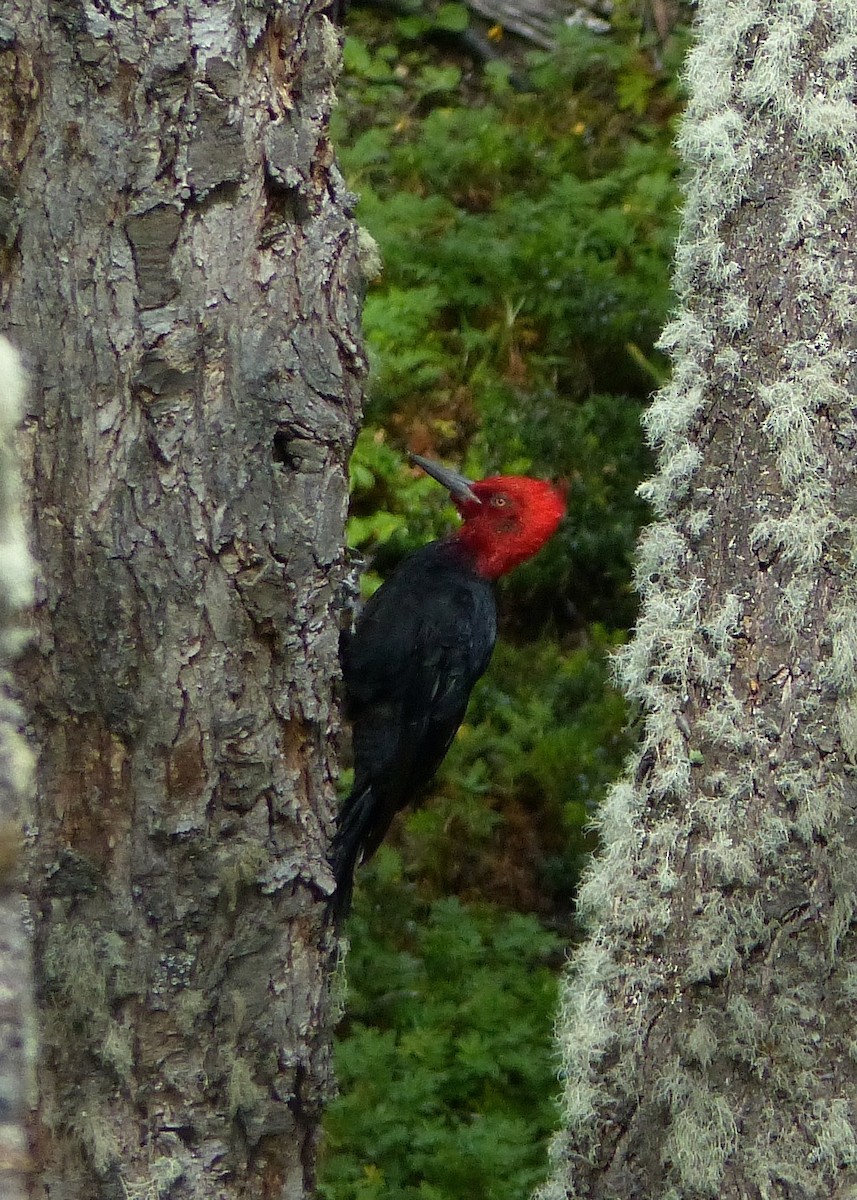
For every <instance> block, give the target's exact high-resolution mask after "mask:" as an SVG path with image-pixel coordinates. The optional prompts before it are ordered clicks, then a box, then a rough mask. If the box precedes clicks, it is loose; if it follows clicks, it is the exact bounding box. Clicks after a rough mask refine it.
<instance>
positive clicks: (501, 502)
mask: <svg viewBox="0 0 857 1200" xmlns="http://www.w3.org/2000/svg"><path fill="white" fill-rule="evenodd" d="M508 503H509V501H508V499H507V498H506V497H505V496H492V497H491V504H492V505H493V506H494V508H505V507H506V505H507V504H508Z"/></svg>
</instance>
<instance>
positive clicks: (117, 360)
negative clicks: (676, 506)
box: [0, 0, 365, 1200]
mask: <svg viewBox="0 0 857 1200" xmlns="http://www.w3.org/2000/svg"><path fill="white" fill-rule="evenodd" d="M0 56H2V57H3V60H4V62H3V64H0V66H2V67H5V66H8V67H9V70H8V71H6V70H4V69H0V79H2V81H3V82H2V84H0V123H2V124H3V125H4V126H5V128H6V129H7V130H8V131H10V132H11V135H12V136H11V137H10V139H9V141H8V142H7V143H6V144H5V148H4V150H3V152H2V156H0V237H2V239H3V240H4V244H5V249H4V251H3V253H4V255H5V258H4V259H3V261H2V263H0V265H2V267H3V277H2V285H1V286H2V293H3V302H4V311H5V314H6V316H5V328H6V330H7V332H8V333H9V336H10V337H11V338H12V339H13V340H14V341H15V342H16V343H17V344H18V345H19V346H21V347H22V348H24V349H25V351H26V353H27V356H28V360H29V365H30V368H31V372H32V376H33V381H34V386H33V390H32V396H31V405H30V409H29V413H28V418H27V422H26V439H25V441H26V453H27V464H28V465H27V477H28V479H29V481H30V484H31V487H32V499H33V514H34V515H33V523H34V540H35V546H36V552H37V557H38V559H39V562H40V567H41V570H42V572H43V578H42V581H41V586H40V591H39V597H38V603H37V608H36V626H37V638H36V642H35V646H34V649H33V651H32V652H31V653H30V655H29V657H28V659H27V662H26V670H25V691H26V699H27V704H28V706H29V710H30V712H31V714H32V725H33V738H34V741H35V743H36V745H37V746H38V748H39V754H40V768H39V780H38V795H37V802H36V807H35V812H34V814H33V820H32V826H31V833H32V836H31V843H32V846H31V888H30V892H31V903H32V909H33V914H34V918H35V931H36V932H35V937H36V954H37V973H38V983H39V989H40V1010H41V1020H42V1030H41V1035H42V1053H41V1068H40V1088H41V1099H40V1107H39V1113H38V1122H37V1127H36V1130H35V1145H36V1151H37V1158H38V1167H39V1171H40V1181H41V1182H40V1186H39V1188H37V1190H36V1192H35V1195H37V1196H44V1197H47V1196H50V1197H52V1198H53V1200H56V1198H57V1197H62V1198H63V1200H66V1198H68V1200H73V1198H75V1197H81V1198H86V1200H92V1198H93V1197H105V1198H108V1197H109V1198H111V1200H113V1198H114V1197H116V1198H118V1197H135V1196H136V1197H141V1198H142V1197H156V1196H162V1197H163V1196H170V1197H174V1198H176V1200H181V1198H183V1197H200V1198H202V1197H205V1198H206V1200H221V1198H222V1200H227V1198H229V1200H232V1198H233V1197H250V1196H252V1197H254V1198H256V1197H272V1198H273V1197H290V1198H291V1197H295V1198H297V1197H302V1196H305V1195H308V1194H310V1193H311V1191H312V1185H313V1172H314V1158H315V1146H316V1139H317V1122H318V1116H319V1111H320V1106H321V1104H322V1102H323V1100H324V1098H325V1096H326V1095H327V1093H328V1091H329V1088H330V1069H329V1063H328V1041H327V1032H326V1030H325V1014H326V1004H327V999H326V995H327V993H326V972H327V966H328V958H327V956H328V955H329V952H330V947H329V946H328V947H325V946H324V945H323V940H324V939H323V931H322V917H321V912H322V905H323V900H324V897H325V895H326V894H327V893H328V892H329V890H330V886H331V880H330V877H329V872H328V868H327V864H326V858H325V850H326V843H327V835H328V832H329V823H330V816H331V812H332V807H333V805H332V795H333V788H332V771H333V765H334V764H333V762H332V755H333V739H334V736H335V734H336V729H337V717H336V708H335V703H334V696H333V694H332V683H331V681H332V680H333V679H334V678H335V676H336V673H337V669H338V668H337V642H338V625H337V619H336V612H335V607H336V603H335V602H336V598H337V589H338V586H339V579H340V576H341V572H342V558H341V546H342V528H343V521H344V516H345V509H346V501H347V476H346V469H345V463H346V458H347V454H348V451H349V449H350V445H351V441H352V439H353V435H354V430H355V424H356V419H357V411H358V404H359V398H360V386H361V380H362V377H363V374H364V370H365V364H364V360H363V355H362V350H361V347H360V342H359V328H358V318H359V299H360V294H361V291H362V279H361V274H360V263H359V255H358V248H357V236H356V234H357V231H356V226H355V225H354V222H353V220H352V218H351V215H350V205H351V204H352V198H351V197H350V196H349V195H348V193H347V192H346V191H345V189H344V186H343V184H342V180H341V178H340V176H339V173H338V171H337V168H336V165H335V163H334V160H333V153H332V150H331V147H330V143H329V140H328V136H327V122H328V115H329V110H330V106H331V103H332V101H333V85H334V82H335V78H336V75H337V73H338V70H339V57H340V56H339V39H338V34H337V32H336V30H335V29H334V28H333V26H332V25H331V24H330V22H329V21H328V19H327V18H326V17H325V16H323V15H322V14H321V13H320V12H319V11H318V9H317V6H313V5H312V4H309V5H308V4H306V3H303V2H297V0H296V2H295V3H291V4H281V3H278V2H277V0H254V2H249V0H248V2H247V3H237V4H233V3H229V2H228V0H215V2H214V3H204V2H203V0H186V2H184V3H180V4H179V5H161V4H158V3H155V2H153V3H145V4H137V3H133V4H130V3H128V4H126V3H124V2H123V0H113V2H112V3H110V4H102V3H96V2H95V0H63V2H62V3H51V4H48V3H47V0H35V2H34V0H20V2H18V0H6V4H5V6H4V10H3V17H2V20H0ZM4 197H8V198H9V200H8V204H7V205H6V207H5V208H4V207H3V198H4Z"/></svg>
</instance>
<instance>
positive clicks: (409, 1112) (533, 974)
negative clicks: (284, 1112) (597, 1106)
mask: <svg viewBox="0 0 857 1200" xmlns="http://www.w3.org/2000/svg"><path fill="white" fill-rule="evenodd" d="M401 869H402V868H401V859H400V857H399V855H398V854H397V853H396V852H395V851H394V850H391V849H389V848H387V847H384V848H382V850H381V851H380V852H379V854H378V856H377V860H376V863H375V865H374V869H373V871H372V878H371V880H370V881H367V885H366V886H365V887H363V888H361V892H360V897H359V899H358V904H357V910H356V912H355V915H354V918H353V920H352V922H351V937H352V947H351V954H350V957H349V979H350V981H351V993H350V995H349V998H348V1012H349V1029H348V1031H347V1033H348V1036H347V1037H346V1038H344V1039H343V1040H342V1041H341V1042H340V1046H339V1052H338V1056H337V1071H338V1074H339V1081H340V1086H341V1088H342V1094H341V1096H340V1098H339V1099H338V1100H337V1101H336V1102H335V1103H334V1105H333V1106H332V1108H331V1110H330V1112H329V1114H328V1121H327V1146H326V1150H327V1154H326V1158H327V1162H326V1170H325V1171H324V1183H323V1186H322V1188H321V1194H322V1195H323V1196H324V1197H326V1198H327V1200H351V1198H352V1197H354V1198H356V1197H360V1200H370V1198H374V1197H378V1198H380V1197H384V1200H412V1198H413V1200H417V1198H419V1200H428V1198H432V1200H435V1198H437V1200H440V1198H441V1197H447V1196H468V1197H470V1196H480V1197H486V1198H487V1200H513V1198H515V1197H523V1196H526V1195H527V1194H528V1193H529V1192H530V1190H531V1189H532V1188H533V1187H534V1186H535V1184H536V1183H537V1182H538V1181H539V1179H540V1178H541V1177H542V1176H543V1174H544V1170H545V1164H544V1140H545V1139H546V1137H547V1135H548V1133H549V1131H550V1129H551V1127H552V1125H553V1124H554V1123H555V1120H556V1112H555V1108H554V1104H553V1095H554V1092H555V1090H556V1087H555V1079H554V1072H553V1070H552V1064H551V1057H550V1023H551V1017H552V1013H553V1010H554V1007H555V1005H556V995H557V985H556V977H555V969H552V967H553V966H555V963H556V961H557V960H558V958H559V954H560V943H559V940H558V938H557V937H556V936H555V935H554V934H551V933H548V932H546V931H545V930H544V929H542V928H541V927H540V926H539V924H538V922H537V921H536V920H535V919H533V918H532V917H528V916H524V915H522V914H515V915H511V916H509V915H505V916H503V915H499V914H497V913H494V912H492V911H491V910H485V909H481V908H472V907H468V906H465V905H463V904H461V902H460V901H459V900H457V899H456V898H454V897H452V898H448V899H443V900H436V901H434V902H433V903H432V904H431V905H430V906H429V907H428V908H425V907H423V906H421V905H419V903H418V902H417V901H416V899H415V897H414V894H413V892H411V891H408V890H407V889H403V883H402V879H401Z"/></svg>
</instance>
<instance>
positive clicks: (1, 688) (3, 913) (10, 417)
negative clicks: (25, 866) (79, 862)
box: [0, 338, 35, 1200]
mask: <svg viewBox="0 0 857 1200" xmlns="http://www.w3.org/2000/svg"><path fill="white" fill-rule="evenodd" d="M23 398H24V374H23V371H22V370H21V365H20V362H19V360H18V356H17V355H16V354H15V352H14V350H13V349H12V347H11V346H10V345H9V343H8V342H7V341H6V340H5V339H4V338H0V1195H2V1196H3V1198H4V1200H24V1197H25V1196H26V1195H27V1184H28V1179H29V1175H30V1170H31V1167H32V1160H31V1157H30V1153H29V1138H28V1133H27V1121H28V1118H29V1110H30V1105H31V1104H32V1101H33V1090H34V1087H33V1085H34V1069H35V1039H34V1010H33V977H32V967H31V959H30V937H29V932H28V929H27V921H26V900H25V897H24V895H23V892H22V887H21V885H22V879H21V865H22V863H21V858H22V856H21V850H22V845H23V842H22V812H21V809H22V806H23V805H24V804H25V803H26V801H27V800H28V799H29V795H30V789H31V787H32V782H33V761H32V755H31V753H30V750H29V747H28V746H27V744H26V741H25V740H24V738H23V736H22V734H21V728H20V727H21V723H22V713H21V710H20V708H19V706H18V704H17V702H16V700H15V698H14V694H13V688H12V676H11V667H12V664H13V663H14V661H15V659H16V658H17V657H18V655H19V654H20V652H21V647H22V645H23V640H24V637H23V631H22V627H21V610H22V609H23V608H25V607H27V606H28V605H30V604H31V603H32V599H33V564H32V562H31V559H30V554H29V551H28V550H27V539H26V534H25V532H24V524H23V521H22V518H21V479H20V474H19V471H18V462H17V450H16V447H15V431H16V429H17V426H18V423H19V422H20V420H21V415H22V404H23Z"/></svg>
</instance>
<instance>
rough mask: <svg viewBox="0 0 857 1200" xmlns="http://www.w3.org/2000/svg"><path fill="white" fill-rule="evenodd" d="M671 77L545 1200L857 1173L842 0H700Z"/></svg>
mask: <svg viewBox="0 0 857 1200" xmlns="http://www.w3.org/2000/svg"><path fill="white" fill-rule="evenodd" d="M687 83H688V88H689V101H688V111H687V115H686V118H685V120H684V123H683V126H682V130H681V133H680V137H679V147H680V149H681V152H682V154H683V156H684V158H685V161H686V163H687V165H688V167H689V178H688V183H687V201H686V206H685V211H684V215H683V222H682V230H681V236H680V241H679V245H678V247H677V251H676V269H675V283H676V290H677V293H678V296H679V306H678V310H677V312H676V314H675V316H674V319H673V320H672V322H671V323H670V325H669V326H668V328H667V330H666V331H665V333H664V335H663V340H662V345H663V347H664V348H665V349H666V350H668V351H669V353H670V354H671V355H672V357H673V365H674V371H673V378H672V381H671V382H670V384H668V385H667V386H666V387H665V388H664V389H663V390H662V391H661V392H660V393H659V395H658V396H657V397H656V398H655V400H654V402H653V404H652V406H651V408H650V410H649V413H648V414H647V417H646V422H645V424H646V430H647V433H648V435H649V438H650V439H651V441H652V444H653V445H654V447H655V449H656V450H657V452H658V471H657V474H656V475H655V477H654V478H653V479H652V480H651V481H649V482H648V483H647V484H646V485H644V487H643V488H641V493H642V494H643V495H644V496H645V497H646V498H647V499H648V500H649V501H650V503H651V504H652V505H653V507H654V510H655V514H656V516H657V518H658V520H657V523H656V524H655V525H653V526H652V527H651V528H650V529H649V530H647V531H646V532H645V533H644V535H643V537H642V540H641V543H640V547H639V551H638V565H637V575H636V581H637V587H638V589H639V592H640V596H641V602H642V604H641V612H640V617H639V621H638V625H637V629H636V633H635V636H634V638H633V640H632V642H631V643H630V644H629V645H628V646H627V647H626V648H624V649H623V651H622V652H621V654H620V655H619V657H618V660H617V664H616V669H617V675H618V678H619V680H620V682H621V684H622V686H623V688H624V690H625V692H626V693H627V695H628V696H629V697H630V698H631V699H632V700H633V701H634V702H635V703H636V704H637V705H638V706H639V709H640V711H641V715H642V728H643V735H642V741H641V745H640V748H639V751H638V753H637V754H636V755H635V756H634V758H633V759H632V761H631V763H630V764H629V768H628V772H627V775H626V777H625V778H624V779H622V780H621V781H620V782H619V783H617V784H616V785H615V786H614V787H613V789H612V790H611V792H610V794H609V796H608V797H607V799H606V801H605V803H604V805H603V808H602V810H601V813H600V814H599V831H600V834H601V840H602V849H601V851H600V853H599V854H598V856H597V857H596V859H595V861H594V862H593V863H592V865H591V867H590V868H589V870H588V872H587V874H586V876H585V878H584V880H583V882H582V885H581V889H580V909H581V913H582V915H583V916H584V917H585V919H586V920H587V922H588V924H589V936H588V939H587V941H586V942H585V943H584V944H583V946H582V947H581V948H580V949H579V950H578V951H577V952H576V954H575V956H574V959H573V961H572V963H571V966H570V968H569V972H568V976H567V980H566V985H565V990H564V995H563V1000H562V1009H561V1015H560V1021H559V1027H558V1028H559V1042H560V1047H561V1051H562V1058H563V1087H564V1092H563V1103H564V1119H565V1129H564V1130H563V1132H562V1133H561V1134H559V1135H558V1136H557V1138H556V1141H555V1145H554V1163H555V1168H554V1176H553V1178H552V1179H551V1180H550V1181H549V1182H548V1183H547V1184H546V1185H545V1187H544V1188H543V1189H542V1190H541V1192H540V1193H539V1195H540V1197H541V1200H559V1198H561V1197H571V1196H580V1197H583V1196H585V1195H590V1194H598V1195H604V1196H607V1195H613V1194H621V1195H623V1196H624V1197H626V1200H637V1198H642V1197H645V1198H646V1200H672V1198H675V1200H678V1198H679V1197H681V1198H682V1200H687V1198H688V1197H693V1198H694V1200H697V1198H701V1197H714V1196H717V1195H720V1194H723V1191H724V1187H725V1186H726V1182H727V1177H728V1178H729V1181H730V1186H732V1187H736V1186H737V1187H738V1192H740V1190H741V1187H742V1186H743V1185H742V1184H741V1183H740V1182H738V1183H736V1182H735V1179H736V1176H733V1175H732V1174H730V1173H731V1172H733V1171H735V1170H737V1180H738V1181H740V1180H741V1179H743V1180H745V1181H752V1184H753V1185H754V1186H755V1188H756V1189H758V1192H759V1194H760V1195H762V1196H764V1197H770V1198H771V1200H773V1198H774V1197H776V1196H779V1195H782V1194H783V1193H782V1187H783V1185H784V1184H787V1183H788V1184H791V1186H792V1187H793V1188H794V1189H795V1193H794V1194H796V1195H800V1196H802V1197H807V1198H812V1200H815V1198H816V1197H822V1196H827V1195H830V1194H832V1191H831V1189H832V1187H833V1181H834V1179H836V1181H837V1185H838V1186H843V1187H844V1186H846V1183H847V1181H848V1180H849V1179H850V1180H851V1182H852V1184H854V1183H857V1176H854V1175H853V1172H854V1169H855V1163H857V1153H855V1130H857V1112H855V1110H854V1107H853V1096H854V1095H855V1094H857V1092H855V1073H854V1058H855V1054H857V1047H855V1039H854V1038H853V1034H852V1033H851V1030H850V1025H851V1023H850V1020H849V1019H848V1017H847V1016H846V1015H845V1014H846V1013H847V1012H848V1005H849V1000H848V999H847V998H848V997H852V998H853V995H854V994H855V993H857V985H855V984H854V958H855V954H857V951H855V945H854V923H855V917H857V904H855V901H854V896H855V895H857V866H855V864H857V845H855V841H857V838H855V825H854V821H855V807H857V805H855V784H854V777H853V773H852V771H853V764H854V762H855V761H857V618H856V617H855V613H857V532H855V526H854V513H855V512H857V478H855V473H856V472H857V466H855V455H854V448H855V446H857V423H855V416H854V412H855V409H854V395H853V392H854V379H855V367H857V361H855V353H854V348H853V329H854V328H855V327H857V292H855V282H854V281H855V277H857V264H855V246H854V232H853V216H852V205H853V196H854V195H855V194H857V106H855V103H854V101H855V96H857V6H855V5H854V4H853V3H851V2H849V0H831V2H828V3H825V4H823V5H818V4H815V3H804V2H802V0H783V2H777V3H774V2H773V0H769V2H765V3H763V2H762V0H750V3H747V2H746V0H740V2H739V0H707V2H706V0H703V2H702V3H701V4H700V7H699V22H698V40H697V45H696V48H695V49H694V50H693V51H692V52H691V54H690V57H689V60H688V66H687ZM828 976H829V977H830V979H831V981H832V980H841V982H840V983H839V984H838V985H837V986H838V990H837V986H834V985H833V983H832V982H831V986H830V988H828V987H827V983H826V980H827V978H828ZM831 995H835V996H836V997H837V998H836V999H831V998H830V997H831ZM839 997H841V999H839ZM831 1061H834V1062H835V1063H836V1064H837V1065H836V1067H835V1070H834V1072H833V1073H832V1074H831V1070H830V1064H831ZM849 1064H850V1065H849ZM775 1096H776V1097H777V1100H776V1102H775V1101H774V1100H773V1099H772V1097H775ZM849 1097H850V1098H849ZM792 1107H794V1109H795V1111H797V1112H799V1113H800V1115H801V1120H800V1130H801V1132H800V1136H797V1135H796V1133H795V1128H796V1125H795V1123H794V1122H793V1121H792V1119H791V1117H790V1112H791V1110H792ZM739 1114H740V1117H741V1133H740V1136H739V1134H738V1117H739ZM849 1171H851V1172H852V1174H851V1175H849V1174H848V1172H849ZM843 1172H844V1173H845V1174H844V1175H843ZM596 1188H597V1189H598V1190H597V1192H596ZM611 1189H612V1190H611ZM738 1192H736V1194H738ZM790 1194H791V1193H790Z"/></svg>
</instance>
